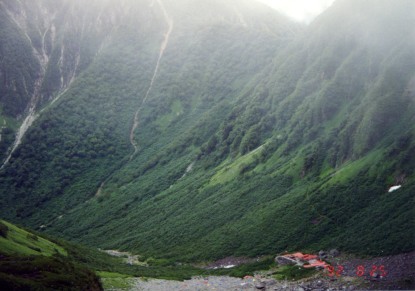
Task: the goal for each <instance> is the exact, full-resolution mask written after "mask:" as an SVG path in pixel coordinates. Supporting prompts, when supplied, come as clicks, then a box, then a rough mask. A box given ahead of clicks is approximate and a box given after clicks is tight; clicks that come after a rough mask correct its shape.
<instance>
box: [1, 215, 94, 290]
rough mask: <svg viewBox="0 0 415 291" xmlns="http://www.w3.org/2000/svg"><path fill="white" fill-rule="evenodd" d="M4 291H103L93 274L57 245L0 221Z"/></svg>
mask: <svg viewBox="0 0 415 291" xmlns="http://www.w3.org/2000/svg"><path fill="white" fill-rule="evenodd" d="M0 259H1V260H0V285H1V287H2V289H3V290H57V289H59V290H80V289H88V290H102V287H101V283H100V281H99V279H98V277H97V276H96V275H95V273H94V272H93V271H91V270H89V269H87V268H86V267H84V266H81V265H80V264H79V263H78V262H74V259H73V258H72V256H69V257H68V252H67V251H66V250H65V249H64V248H63V247H61V246H60V245H58V244H56V243H54V242H51V241H49V240H47V239H45V238H43V237H41V236H38V235H36V234H33V233H30V232H28V231H26V230H23V229H21V228H19V227H17V226H15V225H12V224H10V223H8V222H5V221H3V220H0Z"/></svg>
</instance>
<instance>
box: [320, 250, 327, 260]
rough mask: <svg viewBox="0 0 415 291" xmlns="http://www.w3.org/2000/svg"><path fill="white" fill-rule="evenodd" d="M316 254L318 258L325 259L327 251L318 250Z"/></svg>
mask: <svg viewBox="0 0 415 291" xmlns="http://www.w3.org/2000/svg"><path fill="white" fill-rule="evenodd" d="M318 256H319V258H320V260H322V259H327V253H326V252H325V251H319V252H318Z"/></svg>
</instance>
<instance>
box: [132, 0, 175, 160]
mask: <svg viewBox="0 0 415 291" xmlns="http://www.w3.org/2000/svg"><path fill="white" fill-rule="evenodd" d="M157 3H158V4H159V6H160V8H161V10H162V12H163V15H164V18H165V20H166V22H167V24H168V29H167V32H166V33H165V35H164V40H163V42H162V43H161V46H160V52H159V56H158V59H157V63H156V67H155V68H154V72H153V76H152V78H151V82H150V85H149V86H148V89H147V92H146V95H145V96H144V99H143V101H142V102H141V104H140V106H139V107H138V109H137V111H136V112H135V115H134V123H133V126H132V128H131V131H130V143H131V145H132V146H133V147H134V152H133V153H132V154H131V156H130V160H131V159H132V158H133V157H134V155H135V154H136V153H137V151H138V143H137V141H135V140H134V132H135V130H136V129H137V127H138V119H139V114H140V111H141V109H142V108H143V105H144V104H145V102H146V101H147V98H148V95H149V94H150V92H151V89H152V88H153V84H154V81H155V80H156V77H157V73H158V70H159V66H160V61H161V59H162V57H163V54H164V51H165V49H166V47H167V44H168V43H169V38H170V34H171V32H172V31H173V25H174V22H173V20H172V19H171V18H170V16H169V15H168V13H167V11H166V9H165V8H164V5H163V2H162V1H161V0H157Z"/></svg>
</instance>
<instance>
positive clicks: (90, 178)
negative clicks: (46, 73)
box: [0, 0, 415, 260]
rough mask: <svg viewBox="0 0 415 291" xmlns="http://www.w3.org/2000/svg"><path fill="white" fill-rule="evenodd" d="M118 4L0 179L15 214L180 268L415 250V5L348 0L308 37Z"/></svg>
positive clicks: (214, 8)
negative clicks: (112, 24) (295, 255)
mask: <svg viewBox="0 0 415 291" xmlns="http://www.w3.org/2000/svg"><path fill="white" fill-rule="evenodd" d="M123 3H124V4H125V5H126V6H125V7H124V9H125V13H126V14H125V15H124V18H123V19H122V23H121V24H120V25H119V26H117V27H116V28H114V29H113V30H112V31H111V33H110V34H109V36H108V37H107V42H106V44H105V46H103V47H102V48H101V50H100V51H99V53H98V54H97V55H96V56H95V58H94V60H93V61H92V63H91V64H90V65H89V66H88V68H86V69H85V70H84V72H83V73H82V76H81V77H79V78H78V79H77V80H76V81H75V82H73V83H72V85H71V86H70V87H69V89H68V91H67V92H66V93H65V94H64V95H62V97H61V98H60V99H59V100H58V101H57V102H55V103H54V104H53V105H52V106H50V107H48V108H47V109H46V110H45V111H44V113H42V115H41V116H40V117H39V118H38V119H37V121H36V122H35V123H34V125H33V126H32V128H31V129H30V130H29V131H28V132H27V134H26V136H25V139H24V141H23V143H22V144H21V146H20V147H19V148H18V149H17V150H16V151H15V153H14V154H13V155H12V158H11V159H10V162H9V163H8V164H7V165H6V167H4V169H3V171H2V172H1V174H0V175H1V176H0V182H1V184H0V191H1V193H2V195H1V198H0V199H1V200H0V208H1V212H2V214H3V213H4V216H5V217H7V218H8V219H11V220H14V221H19V222H20V223H25V224H27V225H30V226H32V227H40V226H41V225H42V228H43V229H46V231H48V232H51V233H62V234H64V235H65V236H66V237H67V238H71V239H74V240H76V241H80V242H84V243H87V244H90V245H94V246H100V247H105V248H123V249H128V250H134V251H136V252H139V253H143V254H147V255H152V256H162V257H171V258H174V259H181V260H195V259H212V258H219V257H224V256H229V255H234V256H242V255H249V256H255V255H259V254H272V253H275V252H281V251H285V250H298V249H312V250H317V249H321V248H331V247H336V248H340V249H342V250H345V251H349V252H354V253H362V254H372V255H374V254H386V253H399V252H405V251H409V250H413V249H414V248H415V245H414V243H415V240H414V233H415V229H414V227H415V224H414V218H415V213H414V209H415V208H414V201H413V192H414V190H415V176H414V172H413V169H414V167H415V158H414V156H413V152H415V128H414V126H413V124H414V122H415V120H414V119H415V117H414V116H415V114H414V113H415V107H414V106H415V104H414V101H415V91H414V90H415V55H414V54H415V34H414V33H413V27H414V24H415V13H414V11H415V3H414V2H413V1H409V0H399V1H393V2H391V1H388V0H382V1H378V0H376V1H375V0H371V1H364V2H363V1H360V0H348V1H346V0H338V1H337V2H336V3H335V4H334V5H333V6H332V7H331V8H330V9H329V10H327V11H326V12H325V13H324V14H323V15H321V16H320V17H319V18H318V19H317V20H316V21H314V22H313V23H312V24H311V25H310V26H309V27H307V28H302V27H298V26H297V25H294V24H292V23H290V22H289V21H288V20H286V19H284V18H283V17H282V16H280V15H278V14H275V13H273V12H272V11H270V10H268V9H266V8H265V7H262V6H261V5H259V4H255V5H254V4H253V3H251V2H249V1H229V2H225V3H224V2H223V1H209V2H204V3H206V4H204V5H205V6H203V7H201V6H200V2H198V1H195V0H194V1H184V0H183V1H177V3H176V2H175V3H174V5H173V4H172V3H171V2H168V3H167V2H166V3H164V2H161V1H155V2H153V3H152V5H149V4H151V3H150V2H147V1H141V2H136V3H135V4H132V3H130V2H128V1H126V2H123ZM129 5H133V6H129ZM144 7H145V9H144ZM140 8H141V9H140ZM134 9H135V10H134ZM127 11H141V14H140V15H139V16H134V17H133V16H132V14H129V13H127ZM149 12H151V13H149ZM149 15H150V16H149ZM128 16H130V18H129V17H128ZM132 129H133V130H132ZM135 149H136V150H135ZM396 184H400V185H402V187H401V188H400V189H398V190H396V191H394V192H388V189H389V188H390V187H391V186H393V185H396ZM403 229H404V230H405V231H402V230H403Z"/></svg>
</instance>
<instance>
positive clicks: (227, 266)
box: [223, 265, 235, 269]
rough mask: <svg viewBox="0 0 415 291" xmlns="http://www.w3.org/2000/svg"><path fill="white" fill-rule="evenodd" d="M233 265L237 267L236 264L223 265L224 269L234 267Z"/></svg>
mask: <svg viewBox="0 0 415 291" xmlns="http://www.w3.org/2000/svg"><path fill="white" fill-rule="evenodd" d="M233 267H235V265H226V266H223V268H224V269H230V268H233Z"/></svg>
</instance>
